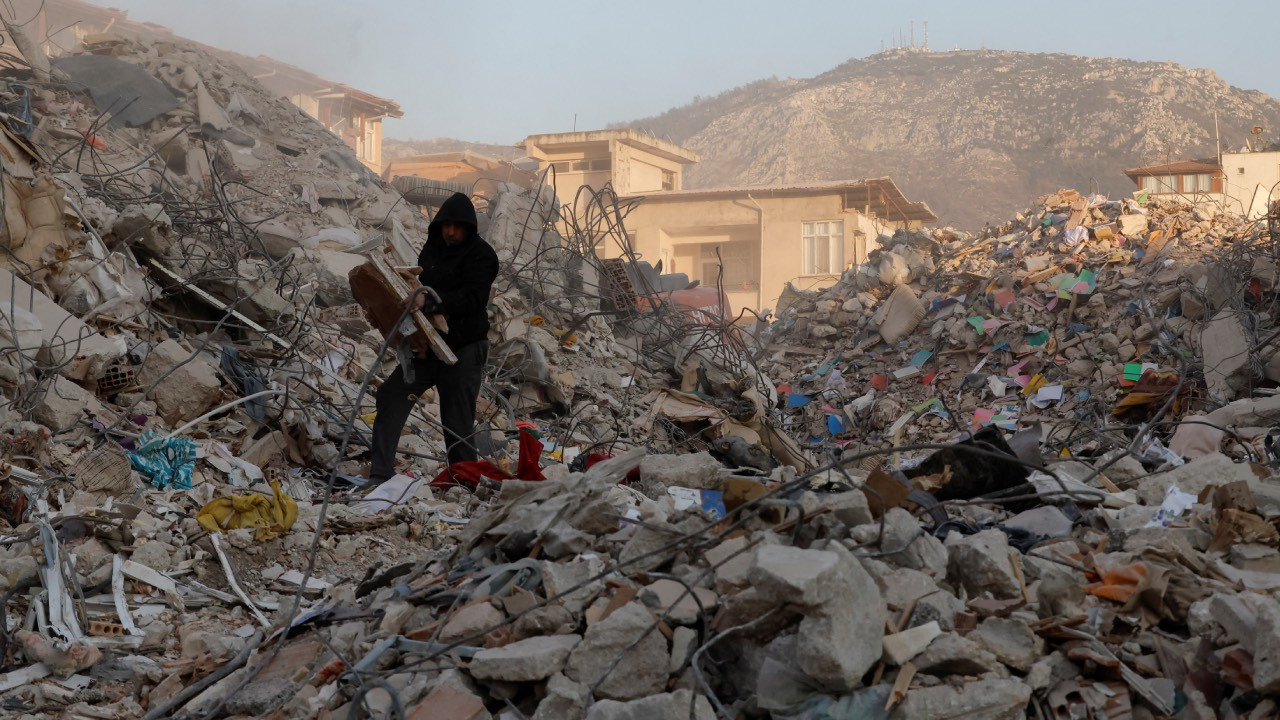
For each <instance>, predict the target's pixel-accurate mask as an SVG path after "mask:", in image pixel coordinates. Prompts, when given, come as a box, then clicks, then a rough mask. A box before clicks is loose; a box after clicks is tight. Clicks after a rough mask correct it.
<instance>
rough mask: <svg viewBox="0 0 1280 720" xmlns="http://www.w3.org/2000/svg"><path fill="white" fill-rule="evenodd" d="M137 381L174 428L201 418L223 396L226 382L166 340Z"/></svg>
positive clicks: (154, 350) (144, 364) (196, 356)
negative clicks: (223, 387) (223, 383)
mask: <svg viewBox="0 0 1280 720" xmlns="http://www.w3.org/2000/svg"><path fill="white" fill-rule="evenodd" d="M137 381H138V384H139V385H141V386H142V387H143V388H145V389H146V393H147V397H148V398H150V399H151V400H154V401H155V403H156V407H157V408H158V409H159V411H160V414H161V415H162V416H163V417H164V418H165V421H166V422H168V423H169V424H170V425H173V426H177V425H179V424H181V423H183V422H185V421H187V420H192V419H194V418H196V417H199V416H200V414H201V413H203V412H204V411H206V410H208V409H209V408H210V407H212V406H213V404H214V402H216V401H217V399H218V397H219V396H220V395H221V393H222V382H221V381H220V380H219V379H218V375H217V373H216V372H215V371H214V369H213V366H212V365H210V364H209V363H208V362H206V361H205V360H204V358H202V357H200V356H199V354H198V353H193V352H191V351H189V350H187V349H186V348H184V347H183V346H182V345H180V344H178V342H177V341H176V340H165V341H164V342H162V343H160V344H159V345H157V346H155V347H154V348H152V349H151V352H150V354H148V355H147V357H146V359H145V360H143V362H142V367H141V368H139V370H138V372H137Z"/></svg>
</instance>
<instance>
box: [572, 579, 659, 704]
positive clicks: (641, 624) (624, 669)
mask: <svg viewBox="0 0 1280 720" xmlns="http://www.w3.org/2000/svg"><path fill="white" fill-rule="evenodd" d="M654 625H656V621H655V620H654V619H653V616H652V615H650V614H649V611H648V610H645V609H644V607H643V606H642V605H640V604H638V603H634V602H633V603H628V604H626V605H624V606H623V607H621V608H619V609H617V610H615V611H614V613H613V614H612V615H610V616H609V617H607V618H605V619H604V620H601V621H600V622H598V623H596V624H594V625H592V626H591V627H589V628H587V632H586V634H585V635H584V636H583V638H582V642H581V643H579V644H578V646H577V647H576V648H574V650H573V652H572V653H571V654H570V655H569V664H568V666H567V667H566V669H565V673H564V674H565V675H567V676H568V677H569V679H570V680H574V681H576V682H580V683H583V684H585V685H588V686H591V687H595V688H596V694H597V695H598V696H600V697H604V698H612V699H615V700H632V699H635V698H638V697H644V696H645V695H653V694H654V693H658V692H661V691H662V690H663V689H665V687H666V683H667V664H668V662H669V661H670V657H671V656H670V652H669V651H668V649H667V640H666V638H664V637H663V636H662V633H661V632H659V631H658V630H657V628H656V627H654ZM619 658H621V659H620V660H619ZM615 661H618V662H617V665H616V666H615V664H614V662H615ZM606 674H607V675H606ZM601 678H603V681H601ZM597 683H599V685H598V686H597V685H596V684H597Z"/></svg>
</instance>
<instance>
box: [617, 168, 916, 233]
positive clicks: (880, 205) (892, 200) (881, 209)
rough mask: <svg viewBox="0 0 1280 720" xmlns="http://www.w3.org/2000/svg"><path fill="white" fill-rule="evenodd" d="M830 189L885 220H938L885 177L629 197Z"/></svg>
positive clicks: (656, 198) (806, 192) (770, 193)
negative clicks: (908, 198)
mask: <svg viewBox="0 0 1280 720" xmlns="http://www.w3.org/2000/svg"><path fill="white" fill-rule="evenodd" d="M831 192H840V193H843V194H844V196H845V205H846V206H847V207H850V208H853V209H857V210H863V211H866V212H869V213H872V214H874V215H876V216H877V217H882V218H885V219H886V220H890V221H895V222H922V223H935V222H938V216H937V215H935V214H934V212H933V211H932V210H930V209H929V205H928V204H926V203H924V202H911V201H910V200H907V198H906V196H905V195H903V194H902V191H901V190H899V189H898V185H897V183H895V182H894V181H893V180H892V179H891V178H888V177H881V178H873V179H869V180H844V181H840V182H826V183H807V184H796V185H743V186H739V187H721V188H695V189H690V190H662V191H657V192H647V193H635V194H633V195H632V196H631V197H643V198H645V199H646V200H650V201H662V200H668V199H683V198H696V197H708V198H710V197H735V196H737V197H741V196H745V195H748V194H750V195H752V196H756V195H759V196H761V197H778V196H788V195H790V196H796V195H812V194H815V193H831Z"/></svg>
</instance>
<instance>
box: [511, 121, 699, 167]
mask: <svg viewBox="0 0 1280 720" xmlns="http://www.w3.org/2000/svg"><path fill="white" fill-rule="evenodd" d="M610 140H616V141H618V142H620V143H622V144H624V145H630V146H632V147H638V148H641V149H643V150H647V151H648V152H650V153H653V154H654V155H657V156H658V157H661V158H664V159H666V160H670V161H672V162H678V163H696V162H698V161H699V160H701V159H702V158H701V157H700V156H699V155H698V153H696V152H694V151H692V150H690V149H689V148H685V147H680V146H679V145H676V144H675V143H670V142H667V141H666V140H660V139H658V138H656V137H654V136H652V135H648V134H646V133H642V132H640V131H639V130H632V129H630V128H627V129H623V130H592V131H590V132H567V133H546V134H543V135H530V136H529V137H527V138H525V139H524V140H523V141H521V142H519V143H516V147H523V148H526V149H528V148H531V147H542V148H547V147H551V146H555V147H556V149H557V150H565V151H570V150H574V149H576V147H578V146H584V145H592V144H595V143H601V142H608V141H610Z"/></svg>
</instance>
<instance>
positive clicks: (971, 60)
mask: <svg viewBox="0 0 1280 720" xmlns="http://www.w3.org/2000/svg"><path fill="white" fill-rule="evenodd" d="M1215 107H1216V108H1217V109H1218V113H1219V123H1220V127H1221V137H1222V141H1223V144H1224V146H1228V147H1234V146H1240V145H1242V144H1243V143H1244V140H1245V138H1246V137H1247V136H1248V134H1249V129H1250V128H1251V127H1252V126H1255V125H1260V126H1262V127H1263V128H1265V132H1266V135H1267V136H1268V137H1270V136H1274V135H1275V134H1276V133H1277V131H1280V102H1277V101H1276V100H1275V99H1273V98H1271V97H1269V96H1267V95H1265V94H1263V93H1260V92H1256V91H1246V90H1241V89H1238V88H1233V87H1230V86H1229V85H1227V84H1226V83H1225V82H1224V81H1223V80H1222V79H1221V78H1220V77H1218V76H1217V74H1215V73H1214V72H1213V71H1211V70H1200V69H1191V68H1185V67H1182V66H1179V65H1177V64H1174V63H1164V62H1136V61H1130V60H1119V59H1113V58H1089V57H1079V56H1073V55H1062V54H1036V53H1018V52H1007V51H990V50H981V51H955V52H934V53H925V52H918V51H906V50H897V51H890V52H886V53H881V54H878V55H874V56H871V57H869V58H865V59H860V60H851V61H849V62H847V63H844V64H842V65H840V66H838V67H836V68H835V69H833V70H831V71H830V72H827V73H823V74H821V75H818V76H817V77H813V78H809V79H801V80H794V79H793V80H776V79H769V80H762V81H758V82H755V83H751V84H748V85H745V86H743V87H741V88H738V89H735V90H732V91H729V92H727V93H723V94H721V95H719V96H717V97H714V98H709V99H701V100H698V101H696V102H694V103H691V104H689V105H686V106H684V107H680V108H675V109H673V110H669V111H667V112H665V113H663V114H661V115H658V116H655V117H651V118H644V119H640V120H636V121H634V122H630V123H626V124H625V126H627V127H634V128H638V129H643V130H644V131H646V132H649V133H651V134H654V135H657V136H659V137H664V138H667V139H669V140H671V141H673V142H677V143H681V144H683V145H686V146H688V147H690V148H692V149H694V150H697V151H698V152H699V153H700V154H701V155H702V158H703V160H702V162H701V163H699V164H697V165H694V166H692V167H691V168H690V169H689V171H688V173H687V175H686V181H685V185H686V187H689V188H696V187H710V186H717V185H741V184H766V183H777V182H814V181H822V180H843V179H858V178H863V177H876V176H880V175H890V176H892V177H893V178H894V180H896V181H897V182H898V184H899V185H900V186H901V187H902V188H903V190H904V191H905V192H906V193H907V195H908V197H910V198H911V199H913V200H925V201H927V202H928V203H929V204H930V206H931V207H932V208H933V209H934V211H935V212H937V213H938V215H939V216H940V217H941V218H942V220H943V222H947V223H952V224H955V225H958V226H960V227H964V228H970V229H972V228H975V227H977V226H979V225H980V224H981V223H982V222H984V221H988V220H992V219H993V218H1001V217H1006V216H1008V215H1009V214H1010V213H1012V212H1013V211H1015V210H1016V209H1018V208H1021V207H1022V206H1023V205H1025V203H1026V199H1027V198H1028V197H1035V196H1037V195H1041V194H1044V193H1047V192H1052V191H1054V190H1057V189H1059V188H1062V187H1075V188H1079V189H1081V190H1089V189H1096V190H1098V191H1101V192H1104V193H1109V194H1112V195H1115V194H1120V193H1127V192H1130V191H1132V190H1133V184H1132V182H1131V181H1129V179H1128V178H1127V177H1125V176H1124V174H1123V172H1122V170H1123V169H1124V168H1125V167H1131V166H1136V165H1144V164H1155V163H1160V162H1166V161H1168V160H1170V159H1181V158H1184V157H1204V156H1212V155H1213V154H1214V108H1215Z"/></svg>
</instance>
